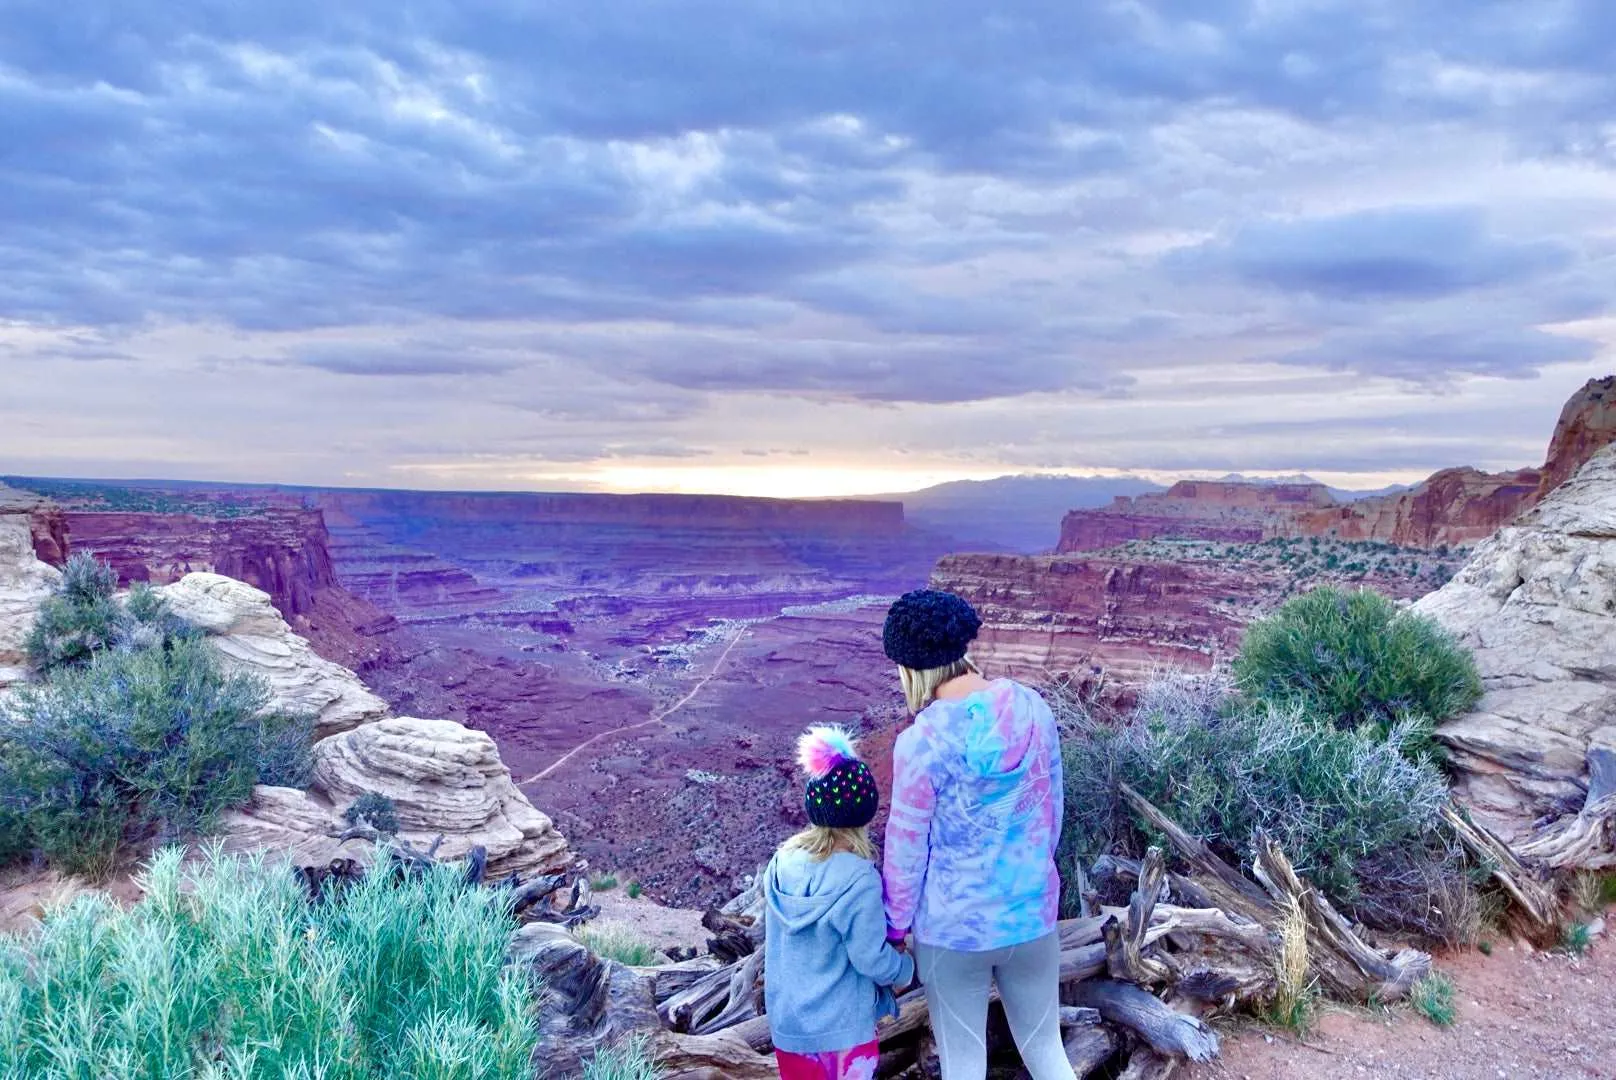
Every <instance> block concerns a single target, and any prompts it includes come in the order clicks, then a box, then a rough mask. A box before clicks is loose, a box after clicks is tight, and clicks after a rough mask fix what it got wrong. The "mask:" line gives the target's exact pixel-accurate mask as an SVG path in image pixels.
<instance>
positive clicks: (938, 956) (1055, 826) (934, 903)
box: [882, 589, 1074, 1080]
mask: <svg viewBox="0 0 1616 1080" xmlns="http://www.w3.org/2000/svg"><path fill="white" fill-rule="evenodd" d="M981 625H982V621H981V620H980V619H979V618H977V615H976V612H975V611H973V610H972V609H971V605H970V604H968V603H966V602H965V601H964V600H962V599H961V598H960V597H958V596H955V595H953V594H952V593H946V592H938V591H935V590H930V589H921V590H917V591H915V592H911V593H906V594H905V595H904V596H902V597H901V598H899V600H898V602H897V603H895V604H893V605H892V609H891V610H890V611H889V612H888V613H887V621H886V627H885V630H884V631H883V634H882V644H883V647H884V649H885V652H886V654H887V657H888V658H889V659H890V660H892V661H893V662H894V663H896V664H897V665H898V675H899V679H900V681H901V682H902V683H903V692H904V696H905V697H906V698H907V699H908V702H909V709H910V711H911V712H913V713H914V714H915V722H914V724H913V725H912V726H910V727H909V728H908V730H906V731H904V732H903V733H902V734H901V735H899V736H898V741H897V745H896V747H895V749H894V751H893V781H892V790H893V797H892V809H891V814H890V816H889V818H888V821H887V832H886V853H885V866H884V868H883V872H882V878H883V882H884V885H885V893H886V909H887V925H888V930H887V936H888V938H889V939H891V940H893V941H895V942H896V941H902V940H903V939H904V938H905V937H906V935H907V934H908V933H909V932H911V931H912V932H913V934H914V939H915V959H916V961H917V963H918V966H919V970H920V978H921V981H922V982H923V983H924V984H925V987H926V1001H927V1004H928V1006H929V1007H930V1010H931V1023H932V1031H933V1034H934V1036H935V1037H936V1040H937V1054H938V1057H939V1058H940V1059H941V1064H942V1070H943V1080H981V1078H982V1077H984V1076H985V1075H986V1074H987V1044H986V1033H987V1013H988V995H989V992H990V988H991V987H992V986H994V985H997V986H998V988H999V997H1000V999H1001V1000H1002V1001H1003V1003H1004V1011H1005V1016H1006V1018H1007V1019H1008V1020H1009V1021H1010V1031H1011V1034H1012V1035H1014V1036H1015V1040H1016V1046H1017V1048H1018V1049H1019V1050H1020V1051H1021V1060H1022V1063H1023V1064H1024V1065H1026V1067H1027V1070H1028V1072H1030V1073H1031V1074H1032V1077H1033V1080H1074V1075H1073V1072H1072V1067H1071V1065H1070V1064H1068V1063H1067V1060H1066V1054H1065V1051H1064V1050H1063V1049H1062V1047H1061V1038H1060V979H1059V969H1060V942H1059V939H1058V937H1057V936H1056V933H1055V921H1056V918H1057V906H1058V901H1059V897H1060V879H1059V877H1058V875H1057V874H1056V871H1055V847H1056V845H1057V844H1058V843H1059V841H1060V826H1061V763H1060V742H1059V738H1058V736H1057V734H1056V730H1055V719H1054V717H1053V716H1052V715H1051V713H1050V711H1049V706H1048V705H1046V704H1045V703H1044V700H1043V699H1042V698H1041V697H1039V696H1038V694H1037V693H1036V692H1035V691H1033V690H1031V689H1029V688H1027V687H1025V686H1023V685H1021V684H1020V683H1017V682H1014V681H1012V680H1010V679H999V680H997V681H993V682H989V681H988V680H987V679H984V678H983V677H982V675H981V673H980V672H979V671H978V670H977V668H976V665H975V664H973V663H972V662H971V660H970V659H969V658H968V657H967V656H966V649H967V646H968V645H969V644H970V642H971V641H972V640H973V639H974V638H975V637H976V633H977V630H978V629H980V627H981Z"/></svg>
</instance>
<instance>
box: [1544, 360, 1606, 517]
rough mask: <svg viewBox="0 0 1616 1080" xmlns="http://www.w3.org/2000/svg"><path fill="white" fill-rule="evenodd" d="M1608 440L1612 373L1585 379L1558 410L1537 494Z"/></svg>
mask: <svg viewBox="0 0 1616 1080" xmlns="http://www.w3.org/2000/svg"><path fill="white" fill-rule="evenodd" d="M1611 443H1616V375H1607V376H1605V377H1604V378H1603V379H1589V380H1588V382H1587V383H1586V384H1584V386H1583V388H1582V389H1581V390H1578V391H1577V392H1576V393H1575V394H1573V395H1571V400H1570V401H1567V402H1566V404H1565V408H1564V409H1563V410H1561V412H1560V422H1559V423H1557V424H1556V425H1555V426H1554V438H1552V439H1551V440H1550V441H1549V455H1548V458H1547V460H1546V461H1544V463H1543V480H1542V490H1541V493H1540V497H1541V496H1546V495H1548V493H1549V492H1551V491H1553V490H1554V489H1555V488H1557V487H1559V486H1560V485H1561V484H1563V483H1565V482H1566V481H1567V480H1569V479H1570V478H1571V476H1572V474H1573V473H1575V472H1576V471H1577V470H1578V469H1580V468H1581V467H1582V466H1583V464H1584V463H1585V462H1587V461H1588V460H1589V459H1590V458H1592V457H1593V456H1594V455H1595V454H1596V453H1598V452H1599V451H1600V449H1601V448H1603V447H1606V446H1609V445H1610V444H1611Z"/></svg>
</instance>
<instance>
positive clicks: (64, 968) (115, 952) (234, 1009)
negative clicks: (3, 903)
mask: <svg viewBox="0 0 1616 1080" xmlns="http://www.w3.org/2000/svg"><path fill="white" fill-rule="evenodd" d="M143 885H144V889H145V893H146V895H145V898H144V899H143V900H141V901H140V903H138V904H137V905H135V906H134V907H133V908H131V909H129V910H127V911H125V910H122V909H120V908H118V907H117V906H116V905H115V904H113V903H112V902H110V901H108V900H106V899H104V898H102V897H100V896H99V895H97V894H89V895H86V896H83V897H81V898H79V899H78V900H77V901H75V902H74V904H73V905H72V906H71V907H69V908H67V909H65V910H63V911H59V912H56V913H53V914H50V915H49V916H48V917H47V918H46V920H45V922H44V925H43V926H42V927H41V929H40V930H39V931H38V932H37V933H36V934H35V935H34V936H33V937H31V938H28V939H11V940H7V939H3V938H0V1077H40V1078H47V1077H49V1078H56V1077H61V1078H80V1077H82V1078H84V1080H92V1078H99V1077H118V1078H119V1080H169V1078H172V1077H198V1078H207V1080H282V1078H299V1080H315V1078H321V1080H380V1078H384V1077H385V1078H393V1077H410V1078H412V1080H517V1078H522V1080H527V1078H528V1077H531V1076H532V1075H533V1066H532V1059H533V1054H534V1050H535V1046H536V1043H537V1034H536V1023H535V1018H534V1013H533V997H532V993H531V990H532V988H531V987H530V985H529V981H528V979H527V978H526V976H524V975H523V974H522V973H520V972H519V971H518V970H516V969H513V968H507V967H506V965H505V962H504V961H505V953H506V947H507V944H508V942H509V939H510V935H511V931H512V929H513V924H512V922H511V919H510V917H509V916H508V914H507V913H506V912H505V910H504V907H503V903H504V900H503V898H502V896H501V894H500V893H499V892H498V891H497V890H490V889H477V888H470V889H468V888H467V887H465V885H464V884H463V883H462V881H461V874H460V871H459V870H458V869H456V868H454V867H439V868H435V869H433V870H432V871H430V872H428V873H425V874H422V875H420V876H415V877H411V878H409V879H408V880H404V881H397V880H395V879H394V878H393V877H392V876H391V875H387V874H372V875H369V876H367V877H366V878H365V879H363V880H362V881H360V882H358V883H356V884H354V885H352V886H350V887H348V888H345V889H342V890H339V891H338V892H336V893H335V894H334V895H332V896H331V897H329V898H328V899H326V900H325V901H324V902H323V903H320V904H313V905H311V904H310V903H309V902H308V900H307V896H306V894H305V892H304V890H303V888H302V886H301V885H299V884H298V883H297V881H296V879H295V878H294V877H293V876H292V875H290V874H288V873H286V872H284V871H281V870H272V869H270V868H267V867H266V866H265V864H264V863H263V862H262V861H261V860H255V859H248V860H236V859H230V858H225V857H221V856H220V855H219V854H218V853H217V851H213V852H210V853H208V854H207V855H206V856H205V857H204V859H203V861H202V862H201V864H200V865H199V866H197V867H195V868H194V869H191V870H189V871H188V870H186V869H185V868H184V861H183V857H182V855H181V853H180V852H179V851H178V850H176V849H165V850H163V851H161V852H159V853H158V854H157V856H156V857H155V858H154V859H153V860H152V862H151V864H150V867H149V870H148V871H147V873H146V875H145V877H144V879H143Z"/></svg>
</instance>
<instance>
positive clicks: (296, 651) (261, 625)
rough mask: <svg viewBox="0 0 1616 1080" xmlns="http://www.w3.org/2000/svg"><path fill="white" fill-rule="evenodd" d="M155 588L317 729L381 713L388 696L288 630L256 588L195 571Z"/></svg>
mask: <svg viewBox="0 0 1616 1080" xmlns="http://www.w3.org/2000/svg"><path fill="white" fill-rule="evenodd" d="M157 591H158V593H160V594H161V595H162V597H163V598H164V599H165V600H167V601H168V603H169V605H170V606H171V607H172V608H173V609H174V611H175V613H176V614H178V615H179V616H180V617H181V618H183V619H185V620H186V621H187V622H189V623H191V624H192V625H193V626H196V627H198V628H199V629H202V630H205V631H206V632H207V633H208V634H209V635H210V636H211V637H212V639H213V645H214V646H215V647H216V648H217V649H218V650H219V652H220V654H221V655H222V656H223V657H224V658H225V661H226V663H227V664H229V665H230V666H231V667H233V668H235V669H236V670H240V671H246V672H249V673H251V674H253V675H256V676H258V677H259V678H261V679H263V680H264V682H265V683H267V684H268V685H269V688H270V691H271V693H273V694H274V696H275V700H276V702H277V703H278V704H279V706H280V707H281V708H285V709H292V710H296V711H298V712H303V713H307V714H309V715H311V716H313V717H314V718H315V733H316V737H319V738H323V737H325V736H327V735H333V734H335V733H337V732H340V731H346V730H348V729H349V728H352V727H356V726H358V725H359V724H363V723H367V722H369V721H372V720H379V719H381V718H382V717H383V716H386V715H387V703H386V702H385V701H383V700H382V699H381V698H379V697H377V696H376V695H375V694H372V693H371V692H370V691H369V690H367V689H366V688H365V685H364V684H363V683H361V682H360V681H359V679H358V678H357V677H356V676H355V675H354V673H353V672H351V671H349V670H348V669H347V668H344V667H342V666H341V665H339V664H334V663H332V662H331V661H329V660H326V659H323V658H322V657H320V656H319V655H318V654H317V653H315V651H314V650H313V649H312V648H310V647H309V643H308V642H307V641H305V640H304V639H303V638H301V637H299V636H297V635H296V634H295V633H293V632H292V628H291V627H290V626H289V625H287V622H286V620H285V619H283V618H282V617H281V614H280V612H279V611H277V610H276V609H275V605H274V604H272V603H271V602H270V599H269V594H268V593H265V592H264V591H263V590H262V589H255V588H253V587H252V586H251V585H248V584H246V583H245V582H241V581H237V580H235V579H234V578H228V577H225V576H224V575H222V574H200V573H198V574H187V575H185V576H184V577H183V578H181V579H180V580H178V581H176V582H174V583H173V584H171V585H163V586H159V587H158V589H157Z"/></svg>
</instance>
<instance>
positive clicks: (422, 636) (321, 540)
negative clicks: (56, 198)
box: [15, 478, 952, 903]
mask: <svg viewBox="0 0 1616 1080" xmlns="http://www.w3.org/2000/svg"><path fill="white" fill-rule="evenodd" d="M15 482H16V483H17V484H19V485H22V486H26V487H28V488H29V489H30V490H32V491H34V492H36V493H38V494H39V495H40V496H48V497H49V500H50V501H49V502H45V501H36V502H35V503H34V504H33V505H34V507H35V508H36V509H37V511H38V516H39V519H40V520H41V521H42V522H43V521H44V520H45V519H46V515H49V516H50V518H51V519H52V520H56V521H59V522H60V526H61V527H60V529H59V530H58V532H59V534H60V536H59V541H60V542H59V545H58V546H59V550H55V549H52V550H50V551H49V556H48V557H47V549H46V545H44V544H43V543H42V542H41V541H39V540H38V539H37V538H36V539H35V540H34V546H35V549H36V553H38V554H39V555H40V556H41V557H42V558H47V561H55V562H60V561H61V557H62V556H64V555H65V554H66V553H68V552H70V551H72V552H80V551H83V552H89V553H92V554H94V555H96V556H97V557H98V558H101V559H103V560H104V561H106V562H108V563H110V564H111V565H112V566H114V567H115V568H116V569H117V570H118V571H119V575H120V578H121V579H122V580H123V581H124V582H125V583H129V582H133V581H148V582H152V583H154V584H164V583H167V582H172V581H176V580H178V579H180V578H182V577H183V576H184V575H186V574H189V573H193V572H197V571H211V572H215V573H221V574H225V575H228V576H230V577H233V578H238V579H240V580H242V581H245V582H247V583H248V584H251V585H253V586H255V587H257V588H260V589H262V590H263V591H264V592H266V593H268V594H269V595H270V597H271V599H272V601H273V603H274V605H275V606H276V607H277V608H279V609H280V610H281V611H282V613H283V614H284V615H285V617H286V619H287V622H288V623H289V624H290V625H291V627H292V628H293V629H294V630H295V631H296V632H297V633H298V634H300V635H303V636H305V637H307V638H308V639H309V641H310V642H311V644H313V646H314V647H315V648H316V649H317V650H318V651H319V653H320V654H321V655H322V656H325V657H327V658H329V659H332V660H335V661H337V662H338V663H341V664H343V665H345V666H348V667H351V668H353V669H354V670H356V671H358V672H360V673H361V674H362V676H363V678H364V681H365V683H366V684H367V685H368V686H369V687H370V688H371V689H372V690H373V691H374V692H375V693H376V694H377V695H379V697H380V698H381V699H382V700H384V701H385V702H386V704H387V706H388V707H389V708H390V709H391V710H392V711H393V712H394V713H395V714H399V715H408V716H430V717H440V718H443V719H445V720H451V721H456V722H458V723H461V724H464V725H466V726H467V727H469V728H472V729H475V730H479V731H482V732H485V733H486V734H488V735H489V736H491V737H492V738H493V739H494V741H495V743H496V744H497V746H498V747H499V753H500V758H501V760H502V761H503V762H504V763H505V765H506V766H508V767H509V768H510V769H511V771H512V773H513V775H514V777H515V779H516V781H517V783H518V784H519V786H520V788H521V790H522V792H523V793H524V794H525V795H526V796H527V797H529V798H530V799H532V800H533V802H534V803H535V804H536V805H539V806H541V807H542V808H543V809H544V810H545V811H546V812H547V813H548V814H550V815H551V816H552V817H553V818H554V819H555V821H556V823H557V825H558V826H559V827H560V828H561V829H562V830H563V831H564V832H565V833H566V834H567V835H568V836H569V838H571V840H572V843H573V845H574V848H575V849H576V850H578V851H579V852H580V853H582V854H583V855H584V856H585V857H587V858H588V859H589V860H590V861H591V863H592V864H593V865H595V866H597V867H600V868H602V869H615V870H618V871H619V872H620V873H622V874H623V875H624V876H625V877H631V878H633V879H636V880H638V881H639V882H640V883H641V885H642V886H643V887H645V888H646V889H647V891H648V892H650V893H652V894H653V895H656V896H659V897H661V898H663V899H665V900H669V901H673V902H683V903H702V902H706V901H709V900H711V899H713V898H715V897H718V896H722V895H727V894H728V893H730V892H733V891H734V890H735V888H736V887H737V881H738V879H739V877H740V876H741V875H743V874H745V873H748V872H750V871H752V870H754V869H756V867H757V866H758V865H759V864H760V863H761V862H762V861H764V860H765V859H766V858H767V856H768V854H769V852H770V851H771V850H772V847H773V845H774V844H776V843H777V842H778V841H779V839H780V838H781V837H782V836H783V835H784V834H785V833H786V832H787V831H789V830H790V829H792V828H793V827H794V826H795V824H796V817H797V814H798V813H799V812H800V808H799V807H797V806H796V799H797V798H798V797H799V795H798V788H797V782H796V780H795V778H794V777H793V776H792V767H791V764H790V751H791V746H792V743H793V741H794V739H795V736H796V735H797V734H798V732H799V731H800V730H801V728H802V727H803V726H805V725H807V724H810V723H825V722H838V723H844V724H847V725H848V726H850V727H853V728H855V729H859V730H878V729H882V728H886V727H890V726H892V725H893V724H894V723H895V722H896V720H897V719H898V717H899V715H900V708H899V706H900V698H899V696H898V692H897V687H896V681H895V680H894V679H893V678H892V677H891V673H890V666H889V665H888V664H887V662H886V660H885V659H884V657H882V655H881V652H880V624H881V619H882V617H883V615H884V612H885V606H886V604H887V603H888V602H889V601H890V598H891V597H892V596H893V595H895V594H896V593H897V592H900V591H902V590H904V589H907V588H913V587H916V586H918V585H920V584H922V583H923V582H924V581H925V578H926V575H927V574H928V572H929V571H930V568H931V567H932V566H933V565H934V564H935V563H936V561H937V559H938V558H939V557H940V556H941V555H942V554H943V553H945V552H946V551H947V550H948V549H949V547H950V546H951V545H952V542H951V541H950V540H948V539H947V538H946V537H943V536H940V535H939V534H936V533H935V532H931V531H928V530H925V529H919V528H915V527H913V526H910V525H909V524H908V523H907V522H906V521H905V519H904V514H903V509H902V507H901V506H900V505H898V504H896V503H885V502H868V501H848V500H823V501H819V500H816V501H789V500H755V499H730V498H708V497H679V496H596V495H516V494H511V495H498V494H489V495H483V494H465V493H434V492H398V491H353V490H336V489H307V488H287V487H277V486H254V487H233V486H225V485H205V484H184V483H175V484H165V483H157V482H142V483H137V484H117V483H108V482H96V481H45V480H25V479H22V478H17V479H16V481H15ZM648 823H655V824H654V825H648Z"/></svg>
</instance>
